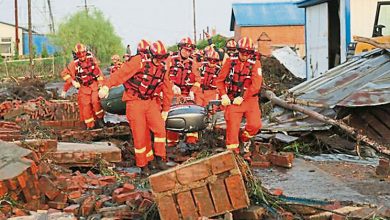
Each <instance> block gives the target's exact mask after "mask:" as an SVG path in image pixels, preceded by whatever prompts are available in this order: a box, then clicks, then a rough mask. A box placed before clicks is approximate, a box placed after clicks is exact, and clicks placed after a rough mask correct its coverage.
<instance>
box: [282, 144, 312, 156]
mask: <svg viewBox="0 0 390 220" xmlns="http://www.w3.org/2000/svg"><path fill="white" fill-rule="evenodd" d="M283 151H290V152H294V153H295V154H296V155H299V154H303V153H306V152H309V151H310V146H309V145H308V144H305V143H299V142H294V143H292V144H290V145H287V146H285V147H284V148H283Z"/></svg>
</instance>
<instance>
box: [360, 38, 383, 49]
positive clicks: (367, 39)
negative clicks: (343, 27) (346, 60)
mask: <svg viewBox="0 0 390 220" xmlns="http://www.w3.org/2000/svg"><path fill="white" fill-rule="evenodd" d="M353 40H354V41H357V42H362V43H367V44H371V45H373V46H374V47H377V48H381V49H390V43H381V42H378V41H376V40H374V39H371V38H367V37H359V36H353Z"/></svg>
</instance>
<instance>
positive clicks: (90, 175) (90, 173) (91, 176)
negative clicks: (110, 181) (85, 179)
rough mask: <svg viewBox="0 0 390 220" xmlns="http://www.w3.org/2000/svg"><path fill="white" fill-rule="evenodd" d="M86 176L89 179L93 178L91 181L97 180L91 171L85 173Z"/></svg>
mask: <svg viewBox="0 0 390 220" xmlns="http://www.w3.org/2000/svg"><path fill="white" fill-rule="evenodd" d="M87 175H88V176H89V177H90V178H93V179H97V178H98V177H97V176H96V175H95V174H94V173H92V171H90V170H89V171H88V172H87Z"/></svg>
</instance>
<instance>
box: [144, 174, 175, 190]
mask: <svg viewBox="0 0 390 220" xmlns="http://www.w3.org/2000/svg"><path fill="white" fill-rule="evenodd" d="M149 183H150V186H151V188H152V189H153V191H154V192H157V193H158V192H165V191H168V190H171V189H173V188H175V186H176V172H168V173H157V174H154V175H151V176H150V177H149Z"/></svg>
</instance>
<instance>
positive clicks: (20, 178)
mask: <svg viewBox="0 0 390 220" xmlns="http://www.w3.org/2000/svg"><path fill="white" fill-rule="evenodd" d="M16 178H17V180H18V182H19V186H20V188H22V189H23V188H25V187H26V179H27V173H26V171H24V172H23V173H21V174H20V175H19V176H17V177H16Z"/></svg>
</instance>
